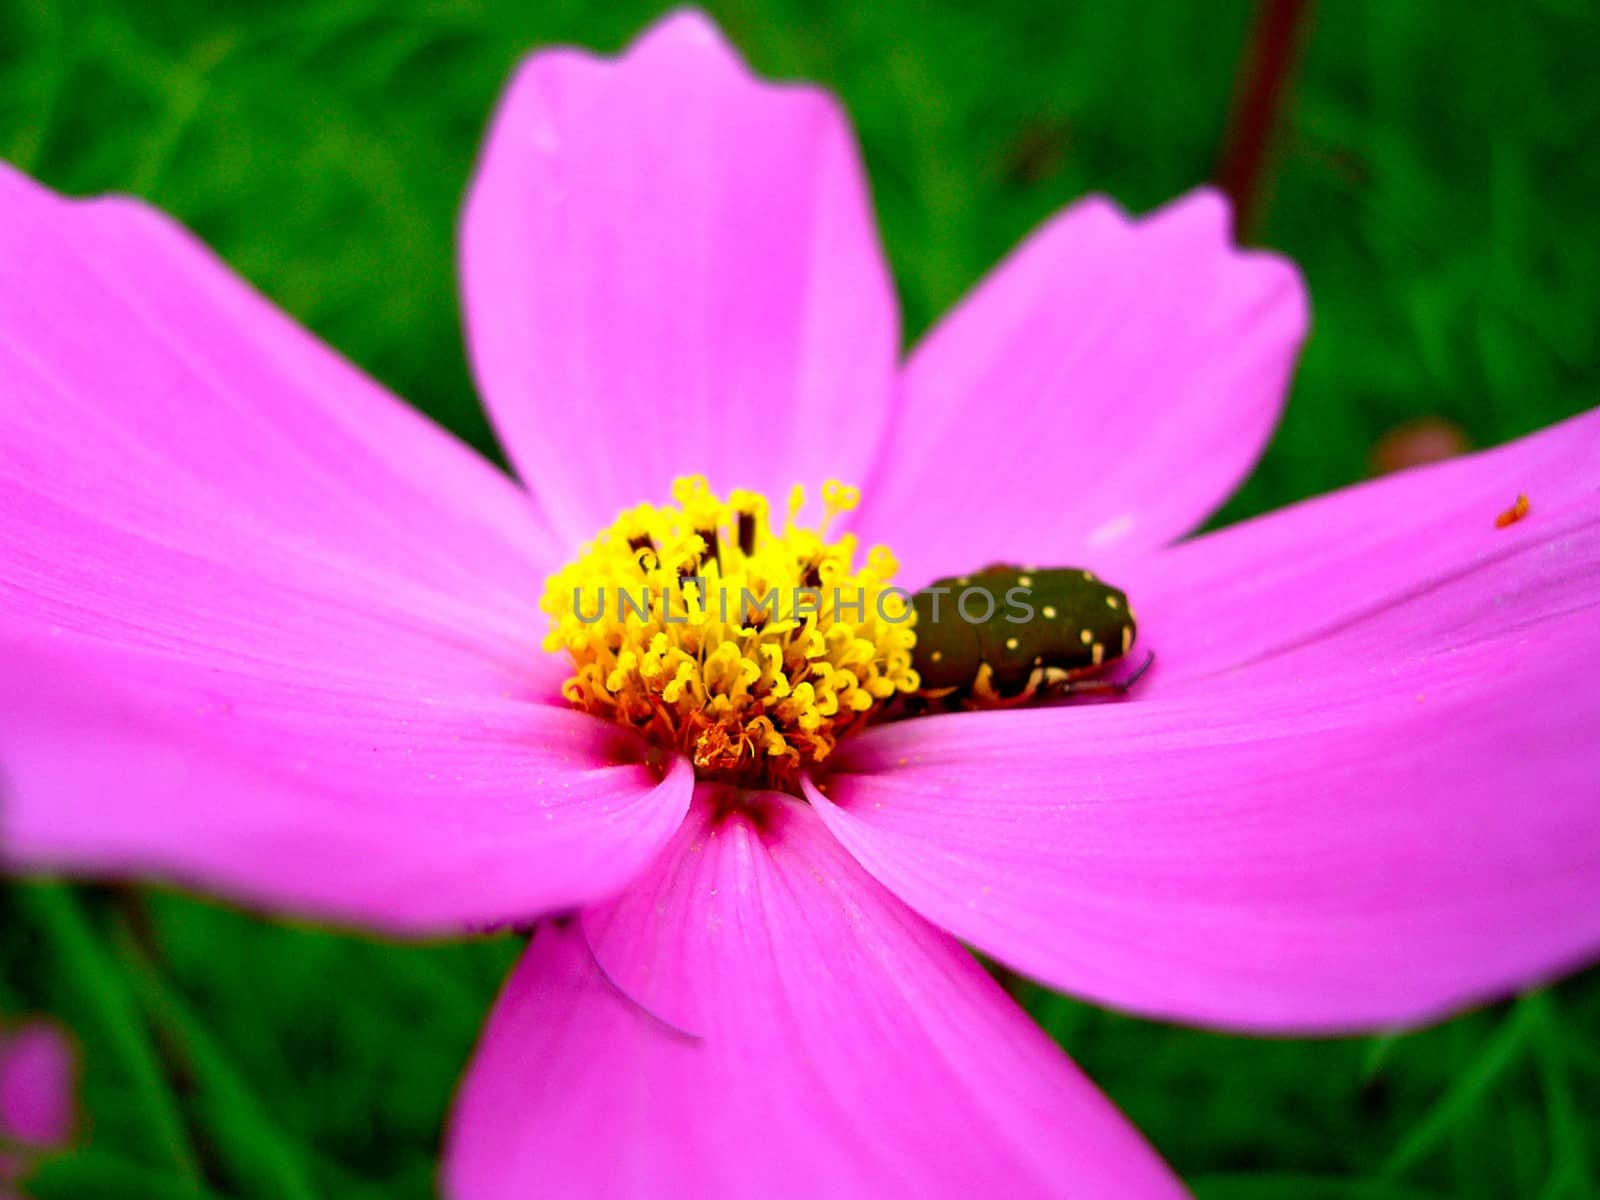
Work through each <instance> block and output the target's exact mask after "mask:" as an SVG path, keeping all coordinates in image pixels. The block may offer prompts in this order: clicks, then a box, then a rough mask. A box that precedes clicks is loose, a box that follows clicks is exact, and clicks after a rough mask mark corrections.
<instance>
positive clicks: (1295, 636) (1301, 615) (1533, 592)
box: [1117, 409, 1600, 691]
mask: <svg viewBox="0 0 1600 1200" xmlns="http://www.w3.org/2000/svg"><path fill="white" fill-rule="evenodd" d="M1519 495H1526V496H1527V498H1528V501H1529V508H1528V514H1527V516H1526V517H1524V518H1523V519H1521V520H1518V521H1515V522H1513V523H1511V524H1508V525H1506V526H1504V527H1501V526H1500V525H1498V524H1497V519H1498V518H1499V517H1500V515H1501V514H1503V513H1506V512H1507V511H1508V510H1510V509H1511V508H1512V507H1513V504H1514V502H1515V500H1516V498H1517V497H1518V496H1519ZM1597 502H1600V409H1596V410H1594V411H1592V412H1589V413H1586V414H1584V415H1582V416H1579V417H1574V418H1573V419H1571V420H1569V421H1566V422H1563V423H1562V424H1560V425H1557V426H1554V427H1552V428H1550V429H1547V430H1544V431H1542V432H1540V433H1537V434H1535V435H1533V436H1532V437H1527V438H1523V439H1522V440H1520V441H1517V442H1512V443H1511V444H1509V445H1506V446H1501V447H1499V448H1497V449H1494V450H1490V451H1486V452H1484V453H1482V454H1476V455H1470V456H1467V457H1464V458H1456V459H1452V460H1449V461H1447V462H1443V463H1438V464H1435V465H1433V466H1428V467H1418V468H1413V469H1412V470H1409V471H1406V472H1403V473H1401V474H1398V475H1393V476H1390V477H1387V478H1385V479H1381V480H1376V481H1374V482H1371V483H1367V484H1363V485H1361V486H1359V487H1354V488H1350V489H1348V490H1346V491H1342V492H1338V493H1335V494H1333V495H1331V496H1323V497H1319V498H1318V499H1315V500H1311V501H1307V502H1306V503H1303V504H1298V505H1295V506H1293V507H1292V508H1288V509H1284V510H1283V511H1281V512H1277V513H1273V514H1271V515H1270V516H1267V517H1263V518H1261V519H1259V520H1256V521H1251V522H1248V523H1246V524H1242V525H1237V526H1234V527H1232V528H1230V529H1224V530H1222V531H1220V532H1218V533H1214V534H1211V535H1209V536H1207V537H1204V538H1199V539H1196V540H1195V541H1192V542H1188V543H1186V544H1185V545H1182V546H1179V547H1177V548H1175V549H1174V550H1172V551H1170V552H1169V553H1166V554H1160V555H1154V556H1151V557H1149V558H1146V559H1143V560H1140V561H1138V562H1135V563H1130V564H1128V565H1127V566H1126V567H1124V568H1123V570H1122V573H1121V574H1120V575H1119V576H1118V577H1117V582H1118V583H1119V584H1120V585H1121V586H1123V587H1125V588H1126V589H1127V591H1128V594H1129V597H1130V598H1131V599H1132V600H1133V602H1134V604H1135V605H1136V606H1137V613H1138V617H1139V629H1140V634H1139V636H1140V639H1141V642H1142V643H1144V644H1145V645H1148V646H1150V647H1151V648H1153V649H1154V650H1155V651H1156V666H1155V669H1154V671H1153V672H1152V674H1151V676H1150V683H1151V687H1152V689H1155V690H1161V691H1165V690H1167V689H1169V688H1179V689H1183V690H1193V689H1195V688H1209V687H1210V686H1211V680H1212V678H1213V677H1214V676H1216V675H1217V674H1218V673H1222V672H1232V671H1235V670H1237V669H1239V668H1240V667H1241V666H1243V665H1246V664H1256V663H1258V662H1259V661H1260V660H1267V659H1276V658H1278V657H1281V656H1284V655H1292V653H1293V652H1294V651H1297V650H1299V649H1301V648H1302V647H1304V648H1306V649H1308V650H1309V649H1312V648H1313V647H1314V646H1317V645H1320V646H1322V647H1323V650H1321V651H1318V653H1320V654H1323V655H1332V656H1335V657H1351V656H1355V655H1360V656H1361V658H1362V659H1363V660H1365V661H1369V662H1374V663H1379V664H1381V663H1384V662H1386V661H1387V660H1388V659H1391V658H1393V657H1394V656H1396V655H1397V654H1405V653H1406V652H1408V651H1412V652H1416V651H1421V650H1423V649H1426V648H1439V649H1444V648H1447V647H1449V646H1453V645H1455V644H1458V643H1461V642H1467V641H1473V640H1477V639H1479V638H1485V637H1493V636H1509V635H1511V634H1512V633H1514V632H1515V631H1516V629H1517V628H1518V627H1520V626H1521V625H1522V624H1524V623H1526V622H1528V621H1529V620H1538V619H1543V618H1545V617H1548V616H1550V615H1551V614H1553V613H1555V612H1560V611H1564V610H1566V609H1568V608H1570V607H1573V606H1586V605H1592V604H1594V603H1596V601H1597V600H1600V585H1597V580H1600V574H1595V573H1592V570H1591V573H1588V574H1586V573H1585V572H1586V569H1589V568H1588V565H1587V564H1588V560H1587V559H1586V558H1585V557H1584V556H1585V554H1587V553H1588V542H1587V541H1586V540H1585V539H1586V537H1587V536H1588V534H1587V533H1585V532H1584V531H1586V530H1589V529H1591V528H1592V524H1593V521H1594V512H1595V506H1596V504H1597ZM1375 639H1387V641H1375ZM1295 661H1296V662H1299V661H1300V660H1298V659H1296V660H1295ZM1273 669H1277V668H1276V667H1274V668H1273Z"/></svg>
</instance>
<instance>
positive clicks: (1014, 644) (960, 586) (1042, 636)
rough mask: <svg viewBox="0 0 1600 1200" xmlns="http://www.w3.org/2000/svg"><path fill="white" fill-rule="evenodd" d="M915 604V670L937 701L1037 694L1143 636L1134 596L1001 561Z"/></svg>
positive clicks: (1072, 571) (944, 584)
mask: <svg viewBox="0 0 1600 1200" xmlns="http://www.w3.org/2000/svg"><path fill="white" fill-rule="evenodd" d="M912 606H913V607H914V608H915V609H916V611H917V644H916V648H915V649H914V650H913V651H912V663H913V665H914V666H915V667H916V669H917V674H918V675H919V676H920V677H921V681H922V682H921V688H920V694H921V695H923V696H925V697H930V698H941V699H942V698H953V699H956V700H960V701H966V700H973V699H975V700H976V701H977V702H979V703H992V702H994V701H995V700H996V699H1002V700H1003V699H1005V698H1011V697H1026V696H1031V695H1033V694H1034V693H1035V692H1036V691H1038V690H1039V689H1040V688H1041V687H1044V688H1049V687H1058V686H1060V684H1061V683H1063V682H1064V681H1066V680H1069V679H1071V678H1074V677H1076V676H1081V675H1087V674H1090V673H1092V672H1094V671H1096V670H1098V669H1099V668H1101V667H1103V666H1105V665H1106V664H1108V663H1112V662H1115V661H1116V660H1117V659H1119V658H1121V657H1122V656H1123V655H1125V654H1127V653H1128V650H1129V649H1130V648H1131V647H1132V645H1133V640H1134V637H1135V636H1136V633H1137V626H1136V624H1135V621H1134V617H1133V612H1132V610H1130V609H1129V607H1128V597H1127V595H1126V594H1125V593H1124V592H1122V591H1121V590H1120V589H1118V588H1114V587H1112V586H1111V585H1110V584H1107V583H1104V582H1102V581H1101V580H1099V579H1097V578H1096V577H1095V576H1094V575H1093V574H1092V573H1091V572H1089V571H1085V570H1082V569H1080V568H1077V567H1048V568H1031V567H1017V566H1009V565H1004V564H996V565H994V566H990V567H985V568H984V569H983V570H981V571H975V572H973V573H972V574H971V575H959V576H953V577H950V578H947V579H939V580H935V581H934V582H933V583H932V584H930V585H929V586H928V587H926V588H924V589H923V590H922V591H920V592H918V593H916V594H915V595H914V596H913V597H912ZM985 665H987V667H988V668H989V669H988V672H984V671H983V668H984V666H985ZM984 674H986V675H987V681H983V680H980V675H984Z"/></svg>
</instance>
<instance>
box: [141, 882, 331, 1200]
mask: <svg viewBox="0 0 1600 1200" xmlns="http://www.w3.org/2000/svg"><path fill="white" fill-rule="evenodd" d="M135 899H138V898H137V897H136V898H135ZM121 908H122V916H123V918H124V921H123V925H122V929H121V931H120V935H121V936H120V937H119V938H118V939H117V941H118V949H119V951H120V953H121V957H122V959H123V960H124V962H126V963H127V966H128V971H129V974H130V976H131V978H132V981H133V985H134V988H135V990H136V992H137V993H138V996H139V999H140V1000H141V1002H143V1004H144V1005H145V1008H146V1009H147V1011H148V1012H149V1014H150V1016H151V1019H152V1020H154V1021H155V1022H156V1024H157V1026H158V1028H159V1029H161V1030H163V1031H164V1032H165V1034H166V1037H165V1043H164V1044H165V1045H166V1046H167V1047H168V1054H167V1058H168V1061H169V1063H170V1065H171V1071H172V1073H174V1074H179V1076H180V1078H182V1079H184V1080H185V1081H186V1082H187V1083H188V1084H189V1086H190V1089H192V1090H193V1091H194V1092H195V1093H196V1107H197V1108H199V1109H201V1110H205V1111H208V1112H211V1113H213V1115H215V1114H218V1113H226V1114H227V1121H226V1122H225V1123H224V1122H220V1121H219V1122H214V1123H213V1124H214V1132H215V1134H216V1137H217V1140H218V1143H219V1144H218V1145H216V1146H215V1147H213V1146H212V1145H211V1143H210V1142H209V1141H206V1140H202V1141H201V1142H200V1146H201V1149H202V1151H205V1150H207V1149H211V1150H212V1151H213V1153H216V1154H222V1153H225V1154H226V1155H227V1157H228V1159H229V1163H228V1165H229V1166H230V1167H232V1168H234V1169H233V1170H228V1171H226V1172H224V1171H223V1170H221V1169H217V1170H213V1171H211V1172H209V1173H210V1174H211V1175H212V1176H213V1177H217V1176H225V1177H229V1178H233V1177H238V1176H239V1175H241V1174H243V1175H244V1176H247V1177H249V1178H250V1179H251V1180H252V1181H253V1182H256V1183H259V1184H260V1185H261V1188H262V1190H263V1192H264V1194H267V1195H271V1196H278V1197H283V1198H284V1200H314V1198H315V1195H316V1192H315V1190H314V1189H313V1188H312V1186H311V1182H310V1178H309V1173H308V1170H307V1167H306V1165H305V1164H304V1163H303V1162H302V1161H301V1160H300V1158H299V1157H298V1156H297V1155H296V1153H295V1151H294V1148H293V1147H292V1146H291V1144H290V1143H289V1141H288V1140H287V1139H286V1138H285V1137H284V1136H283V1134H282V1133H281V1131H280V1130H279V1129H278V1127H277V1126H276V1125H275V1124H274V1123H273V1122H272V1121H271V1119H270V1118H269V1117H268V1116H267V1113H266V1110H265V1109H264V1107H263V1106H262V1105H261V1104H260V1103H259V1102H258V1101H257V1100H256V1097H255V1096H254V1094H253V1093H252V1092H251V1090H250V1087H249V1085H248V1084H247V1083H246V1082H245V1080H244V1078H243V1076H241V1075H240V1074H239V1073H238V1072H237V1071H236V1070H235V1069H234V1068H233V1066H232V1064H231V1063H230V1062H229V1061H228V1057H227V1055H226V1054H225V1053H224V1052H223V1050H222V1047H221V1046H220V1045H219V1044H218V1043H217V1041H216V1039H215V1037H214V1036H213V1035H212V1033H211V1031H210V1029H208V1028H207V1027H206V1026H205V1024H204V1023H203V1022H202V1021H201V1020H200V1018H199V1017H198V1016H197V1015H196V1014H195V1013H194V1011H193V1010H192V1009H191V1008H190V1007H189V1004H188V1002H187V1001H186V1000H185V999H184V997H183V996H182V994H181V993H180V992H179V990H178V989H177V988H175V987H174V986H172V984H171V983H170V982H169V981H168V980H167V978H166V977H165V976H164V975H163V974H162V973H161V972H160V970H159V969H158V965H159V962H160V958H159V955H158V954H157V953H156V952H155V946H156V943H155V941H154V937H153V931H152V930H151V929H150V926H149V920H148V914H147V913H146V912H144V910H143V905H142V903H141V904H138V905H137V906H136V907H131V906H129V905H122V906H121ZM180 1073H181V1074H180ZM224 1125H225V1126H226V1127H224ZM197 1132H198V1131H197ZM208 1162H209V1163H210V1165H212V1166H214V1167H218V1168H220V1167H221V1165H222V1164H221V1163H220V1162H210V1159H209V1156H208Z"/></svg>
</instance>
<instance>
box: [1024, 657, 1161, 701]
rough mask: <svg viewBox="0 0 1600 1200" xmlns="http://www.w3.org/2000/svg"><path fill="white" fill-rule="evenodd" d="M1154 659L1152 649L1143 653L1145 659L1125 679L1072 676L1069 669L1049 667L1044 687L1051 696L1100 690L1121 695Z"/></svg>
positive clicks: (1139, 677) (1074, 694)
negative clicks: (1147, 652)
mask: <svg viewBox="0 0 1600 1200" xmlns="http://www.w3.org/2000/svg"><path fill="white" fill-rule="evenodd" d="M1155 660H1156V656H1155V652H1154V651H1152V652H1150V653H1149V654H1147V655H1145V659H1144V661H1143V662H1142V663H1140V664H1139V667H1138V669H1137V670H1136V671H1134V673H1133V674H1132V675H1129V676H1128V677H1127V678H1126V679H1082V678H1074V677H1073V674H1072V672H1070V671H1063V670H1061V669H1060V668H1059V667H1051V668H1049V671H1048V673H1047V677H1046V679H1045V688H1046V690H1047V691H1048V692H1049V694H1050V695H1051V696H1076V695H1079V694H1081V693H1085V692H1101V693H1108V694H1110V695H1114V696H1123V695H1126V694H1127V693H1128V692H1129V691H1130V690H1131V689H1132V687H1133V685H1134V684H1136V683H1138V682H1139V680H1140V679H1142V678H1143V677H1144V673H1145V672H1146V671H1148V670H1149V669H1150V664H1151V663H1153V662H1155Z"/></svg>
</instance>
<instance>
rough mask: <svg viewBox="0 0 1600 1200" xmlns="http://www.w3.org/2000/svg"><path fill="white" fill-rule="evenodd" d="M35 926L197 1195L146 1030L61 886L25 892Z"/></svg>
mask: <svg viewBox="0 0 1600 1200" xmlns="http://www.w3.org/2000/svg"><path fill="white" fill-rule="evenodd" d="M27 894H28V896H29V898H30V901H31V903H32V904H33V906H34V909H35V911H36V912H37V913H38V915H39V919H40V922H41V923H42V924H43V925H44V927H45V928H46V929H47V930H48V931H49V933H50V935H51V937H52V938H53V939H54V941H55V943H56V945H57V946H58V947H59V948H60V952H61V957H62V960H63V962H64V963H65V965H66V967H67V969H68V971H69V973H70V974H71V976H72V978H73V980H74V982H75V983H76V985H77V987H78V990H79V991H80V992H81V993H82V995H83V997H84V999H85V1000H86V1001H87V1002H88V1007H89V1008H91V1009H92V1010H93V1012H94V1015H95V1016H96V1017H97V1018H98V1019H99V1021H100V1024H101V1027H102V1029H103V1031H104V1033H105V1035H106V1038H107V1040H108V1041H109V1043H110V1044H111V1046H112V1048H113V1049H114V1050H115V1051H116V1053H117V1056H118V1058H119V1059H120V1060H121V1064H122V1068H123V1070H124V1071H125V1072H126V1074H127V1077H128V1080H129V1081H130V1083H131V1084H132V1085H133V1089H134V1091H135V1093H136V1094H137V1096H138V1098H139V1105H138V1109H139V1112H140V1113H141V1114H142V1115H143V1117H144V1119H145V1120H146V1121H147V1122H148V1126H149V1128H148V1132H149V1135H150V1138H151V1141H152V1142H153V1143H154V1145H155V1146H157V1147H159V1148H160V1149H161V1151H162V1152H163V1153H164V1154H165V1156H166V1158H167V1159H168V1160H170V1161H171V1163H172V1164H173V1165H174V1166H175V1167H176V1168H177V1171H178V1173H179V1174H180V1175H181V1176H182V1177H183V1179H184V1181H185V1185H186V1189H187V1191H188V1192H189V1193H190V1194H193V1195H200V1194H202V1193H203V1191H204V1189H203V1187H202V1185H201V1177H200V1165H199V1161H198V1160H197V1159H196V1157H195V1153H194V1147H193V1146H191V1145H190V1143H189V1136H188V1133H187V1131H186V1129H185V1126H184V1121H183V1114H182V1110H181V1109H180V1107H179V1105H178V1100H177V1097H176V1096H175V1095H174V1094H173V1091H172V1089H171V1087H170V1086H169V1084H168V1081H167V1079H166V1077H165V1075H164V1074H163V1073H162V1070H161V1063H160V1059H159V1056H158V1055H157V1053H156V1049H155V1046H154V1045H153V1043H152V1042H151V1039H150V1036H149V1032H148V1031H147V1030H146V1029H145V1027H144V1023H143V1022H142V1021H141V1020H140V1019H139V1015H138V1008H137V1006H136V1004H135V1002H134V999H133V997H132V995H131V994H130V992H129V990H128V986H127V982H126V980H125V979H124V978H123V976H122V973H121V972H120V971H119V970H118V969H117V967H116V965H115V964H114V963H113V962H112V960H111V959H110V957H109V956H108V955H107V954H106V953H105V950H104V949H103V948H102V946H101V944H100V939H99V937H98V936H97V935H96V933H95V931H94V929H93V928H92V927H91V926H90V924H89V921H88V919H87V918H86V917H85V916H84V914H83V909H82V907H81V906H80V905H79V903H78V897H77V895H76V894H75V893H74V892H73V891H72V890H71V889H70V888H67V887H65V886H63V885H61V884H45V885H41V886H38V887H34V888H29V889H27Z"/></svg>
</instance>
